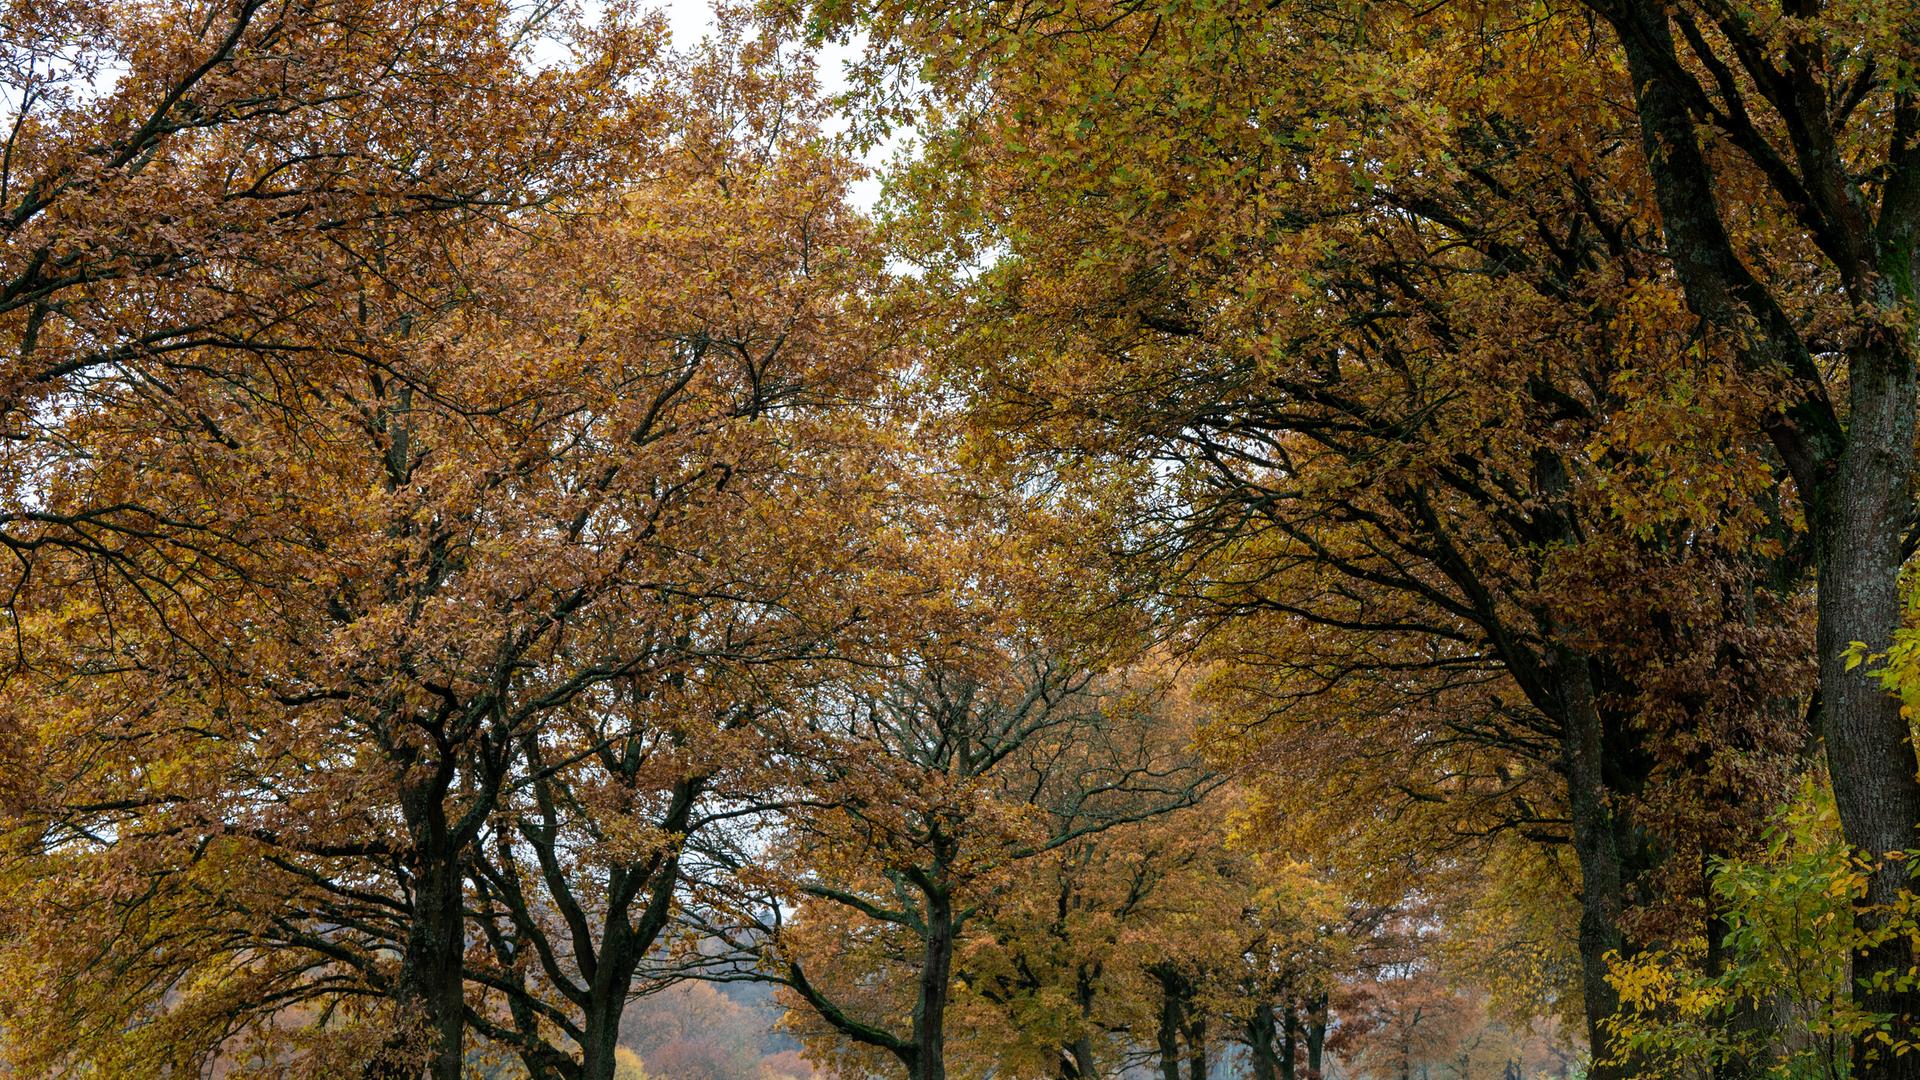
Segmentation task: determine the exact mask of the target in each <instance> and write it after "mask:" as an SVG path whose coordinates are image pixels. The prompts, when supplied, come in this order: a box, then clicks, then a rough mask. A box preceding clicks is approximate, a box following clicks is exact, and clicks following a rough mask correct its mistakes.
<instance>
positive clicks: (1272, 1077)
mask: <svg viewBox="0 0 1920 1080" xmlns="http://www.w3.org/2000/svg"><path fill="white" fill-rule="evenodd" d="M1246 1038H1247V1049H1248V1051H1249V1052H1250V1054H1251V1056H1252V1058H1253V1080H1280V1057H1279V1054H1278V1052H1277V1051H1276V1050H1275V1049H1274V1030H1273V1009H1272V1008H1271V1007H1269V1006H1268V1005H1267V1003H1266V1002H1264V1001H1263V1002H1260V1003H1259V1004H1258V1005H1256V1006H1255V1007H1254V1010H1253V1012H1252V1013H1250V1014H1248V1016H1247V1030H1246Z"/></svg>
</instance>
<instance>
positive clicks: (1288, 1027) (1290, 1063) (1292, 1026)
mask: <svg viewBox="0 0 1920 1080" xmlns="http://www.w3.org/2000/svg"><path fill="white" fill-rule="evenodd" d="M1299 1050H1300V1015H1299V1014H1298V1013H1296V1012H1294V1011H1293V1005H1292V1004H1288V1005H1287V1009H1286V1012H1285V1014H1284V1016H1283V1022H1282V1023H1281V1025H1280V1080H1293V1075H1294V1063H1295V1060H1296V1058H1297V1055H1298V1053H1299Z"/></svg>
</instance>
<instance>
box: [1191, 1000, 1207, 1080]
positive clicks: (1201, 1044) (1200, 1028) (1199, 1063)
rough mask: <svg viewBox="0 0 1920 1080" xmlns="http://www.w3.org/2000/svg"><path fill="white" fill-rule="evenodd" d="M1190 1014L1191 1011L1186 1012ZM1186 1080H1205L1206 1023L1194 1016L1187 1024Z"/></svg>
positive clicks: (1203, 1019) (1202, 1018) (1204, 1020)
mask: <svg viewBox="0 0 1920 1080" xmlns="http://www.w3.org/2000/svg"><path fill="white" fill-rule="evenodd" d="M1188 1012H1189V1014H1191V1012H1192V1010H1191V1009H1189V1010H1188ZM1187 1080H1207V1021H1206V1018H1205V1017H1200V1016H1195V1017H1193V1019H1192V1020H1191V1021H1190V1022H1189V1023H1188V1024H1187Z"/></svg>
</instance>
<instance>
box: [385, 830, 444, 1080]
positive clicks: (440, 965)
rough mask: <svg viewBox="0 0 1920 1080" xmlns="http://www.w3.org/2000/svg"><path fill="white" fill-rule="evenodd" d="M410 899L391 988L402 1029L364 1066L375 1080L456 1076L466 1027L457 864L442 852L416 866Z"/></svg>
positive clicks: (428, 855)
mask: <svg viewBox="0 0 1920 1080" xmlns="http://www.w3.org/2000/svg"><path fill="white" fill-rule="evenodd" d="M412 884H413V904H412V908H411V910H410V911H409V913H408V914H409V916H410V919H409V924H408V927H407V940H406V946H405V951H404V953H403V954H402V956H401V961H400V977H399V980H398V982H397V984H396V986H395V989H394V1004H395V1007H396V1011H397V1013H398V1019H397V1022H398V1024H399V1027H398V1029H397V1030H395V1031H394V1033H393V1034H392V1036H391V1037H390V1038H389V1039H388V1041H387V1043H386V1044H385V1045H384V1046H382V1047H381V1049H380V1051H379V1052H378V1053H377V1054H376V1055H375V1056H374V1060H373V1061H372V1062H371V1063H369V1065H368V1067H367V1075H368V1076H369V1077H370V1078H372V1080H415V1078H416V1077H418V1076H419V1075H420V1067H421V1065H422V1064H424V1065H425V1067H426V1075H427V1076H428V1077H430V1078H431V1080H460V1073H461V1066H462V1049H463V1048H462V1045H461V1044H462V1041H463V1040H462V1036H463V1035H464V1033H465V1030H466V1015H465V1012H464V1010H465V1002H466V999H465V994H464V989H465V988H464V983H463V980H462V974H461V960H462V959H463V954H464V951H465V950H464V943H465V934H464V929H465V924H464V922H463V918H462V915H463V912H462V909H461V899H462V896H463V891H462V888H461V885H462V878H461V874H460V868H459V865H458V863H457V861H456V860H455V859H454V858H453V856H452V855H451V854H450V853H448V852H444V851H431V850H430V851H427V852H424V853H421V855H420V856H419V857H417V859H416V862H415V865H414V867H413V883H412Z"/></svg>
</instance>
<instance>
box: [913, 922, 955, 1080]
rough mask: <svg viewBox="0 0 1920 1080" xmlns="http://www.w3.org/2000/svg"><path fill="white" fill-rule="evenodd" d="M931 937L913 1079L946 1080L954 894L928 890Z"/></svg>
mask: <svg viewBox="0 0 1920 1080" xmlns="http://www.w3.org/2000/svg"><path fill="white" fill-rule="evenodd" d="M926 897H927V915H926V919H927V938H926V942H925V945H924V947H923V949H922V951H921V961H920V995H919V998H918V1000H916V1001H915V1002H914V1005H913V1044H914V1047H915V1051H916V1055H915V1061H914V1067H913V1080H946V1076H947V1030H946V1022H947V995H948V992H949V990H950V989H951V982H952V978H953V939H954V925H953V897H952V896H951V895H950V894H949V893H948V892H947V890H946V889H945V888H944V887H941V886H935V887H933V888H930V889H928V890H926Z"/></svg>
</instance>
